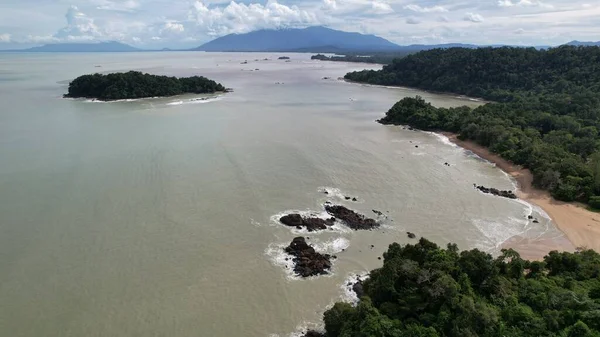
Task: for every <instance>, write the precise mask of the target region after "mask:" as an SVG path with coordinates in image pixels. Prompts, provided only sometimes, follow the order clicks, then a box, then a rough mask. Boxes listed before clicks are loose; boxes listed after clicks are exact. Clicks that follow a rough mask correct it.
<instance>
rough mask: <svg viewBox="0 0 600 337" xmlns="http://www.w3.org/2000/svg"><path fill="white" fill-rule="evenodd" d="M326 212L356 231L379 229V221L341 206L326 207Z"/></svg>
mask: <svg viewBox="0 0 600 337" xmlns="http://www.w3.org/2000/svg"><path fill="white" fill-rule="evenodd" d="M325 210H326V211H327V213H329V214H331V215H333V216H334V217H336V218H338V219H340V220H343V221H344V222H345V223H346V225H347V226H348V227H350V228H352V229H354V230H359V229H373V228H376V227H379V223H377V221H375V220H373V219H371V218H367V217H365V216H364V215H362V214H358V213H356V212H354V211H353V210H350V209H348V208H346V207H344V206H341V205H326V206H325Z"/></svg>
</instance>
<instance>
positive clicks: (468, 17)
mask: <svg viewBox="0 0 600 337" xmlns="http://www.w3.org/2000/svg"><path fill="white" fill-rule="evenodd" d="M463 20H464V21H470V22H475V23H480V22H483V20H484V19H483V16H481V15H479V14H476V13H471V12H469V13H467V14H465V16H464V18H463Z"/></svg>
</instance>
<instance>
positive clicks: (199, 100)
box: [167, 96, 223, 106]
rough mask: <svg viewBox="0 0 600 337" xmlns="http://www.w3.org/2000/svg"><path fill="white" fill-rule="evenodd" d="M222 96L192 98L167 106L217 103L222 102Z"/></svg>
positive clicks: (170, 103)
mask: <svg viewBox="0 0 600 337" xmlns="http://www.w3.org/2000/svg"><path fill="white" fill-rule="evenodd" d="M222 99H223V98H222V96H217V97H209V98H204V97H203V98H191V99H187V100H178V101H173V102H169V103H167V105H171V106H173V105H184V104H204V103H210V102H216V101H220V100H222Z"/></svg>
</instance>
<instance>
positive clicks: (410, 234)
mask: <svg viewBox="0 0 600 337" xmlns="http://www.w3.org/2000/svg"><path fill="white" fill-rule="evenodd" d="M406 235H407V236H408V238H409V239H414V238H416V237H417V236H416V235H415V233H411V232H406Z"/></svg>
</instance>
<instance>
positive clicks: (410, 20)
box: [406, 18, 421, 25]
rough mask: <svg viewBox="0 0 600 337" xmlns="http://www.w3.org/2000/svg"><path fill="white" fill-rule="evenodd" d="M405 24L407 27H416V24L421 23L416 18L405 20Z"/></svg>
mask: <svg viewBox="0 0 600 337" xmlns="http://www.w3.org/2000/svg"><path fill="white" fill-rule="evenodd" d="M406 23H408V24H409V25H417V24H419V23H421V21H419V20H418V19H416V18H408V19H406Z"/></svg>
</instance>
